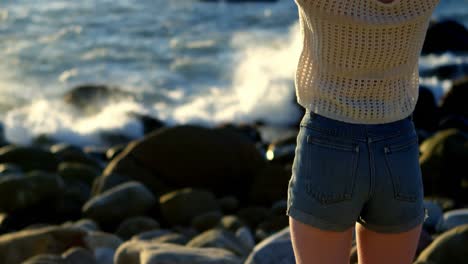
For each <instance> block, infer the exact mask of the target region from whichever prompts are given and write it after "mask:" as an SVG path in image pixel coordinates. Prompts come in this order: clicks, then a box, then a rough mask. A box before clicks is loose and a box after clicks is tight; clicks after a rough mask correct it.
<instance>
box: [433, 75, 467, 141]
mask: <svg viewBox="0 0 468 264" xmlns="http://www.w3.org/2000/svg"><path fill="white" fill-rule="evenodd" d="M466 98H468V76H466V77H465V78H462V79H459V80H456V81H454V82H453V86H452V88H451V89H450V90H449V91H448V92H447V93H445V94H444V96H443V97H442V104H441V106H440V112H441V119H442V120H440V124H439V128H440V129H444V128H448V127H453V128H459V129H460V130H462V131H465V132H468V106H467V105H466ZM444 118H445V119H447V120H444ZM448 121H450V123H449V122H448Z"/></svg>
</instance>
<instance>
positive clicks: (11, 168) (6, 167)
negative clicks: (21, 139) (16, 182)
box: [0, 163, 23, 180]
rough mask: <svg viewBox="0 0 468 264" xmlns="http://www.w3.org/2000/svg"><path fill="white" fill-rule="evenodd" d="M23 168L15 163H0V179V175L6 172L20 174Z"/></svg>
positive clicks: (6, 173)
mask: <svg viewBox="0 0 468 264" xmlns="http://www.w3.org/2000/svg"><path fill="white" fill-rule="evenodd" d="M22 173H23V170H22V169H21V167H20V166H18V165H15V164H14V163H2V164H0V180H1V177H2V175H8V174H22Z"/></svg>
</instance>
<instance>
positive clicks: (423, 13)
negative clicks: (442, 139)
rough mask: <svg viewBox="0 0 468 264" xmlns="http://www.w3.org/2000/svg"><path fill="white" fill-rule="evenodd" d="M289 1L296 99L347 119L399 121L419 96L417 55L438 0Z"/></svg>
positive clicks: (334, 116)
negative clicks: (295, 28)
mask: <svg viewBox="0 0 468 264" xmlns="http://www.w3.org/2000/svg"><path fill="white" fill-rule="evenodd" d="M383 1H384V0H295V2H296V4H297V5H298V10H299V21H300V30H301V34H302V36H303V50H302V52H301V57H300V59H299V62H298V65H297V71H296V78H295V85H296V94H297V98H298V102H299V104H301V105H302V106H303V107H304V108H306V109H310V110H311V111H313V112H315V113H317V114H321V115H324V116H327V117H329V118H333V119H336V120H340V121H345V122H350V123H364V124H376V123H387V122H392V121H396V120H400V119H402V118H404V117H406V116H408V115H409V114H410V113H411V112H413V110H414V108H415V105H416V102H417V99H418V86H419V72H418V59H419V55H420V52H421V49H422V45H423V43H424V38H425V35H426V32H427V28H428V26H429V21H430V17H431V14H432V11H433V9H434V8H435V7H436V6H437V4H438V2H439V1H440V0H411V1H406V0H393V1H386V2H389V3H384V2H383Z"/></svg>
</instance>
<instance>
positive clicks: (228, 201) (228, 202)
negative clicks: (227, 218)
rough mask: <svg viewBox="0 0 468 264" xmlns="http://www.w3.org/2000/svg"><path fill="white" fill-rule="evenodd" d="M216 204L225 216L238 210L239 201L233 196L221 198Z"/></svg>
mask: <svg viewBox="0 0 468 264" xmlns="http://www.w3.org/2000/svg"><path fill="white" fill-rule="evenodd" d="M218 203H219V206H220V207H221V211H223V213H225V214H230V213H234V212H235V211H236V210H237V209H238V208H239V199H237V198H236V197H235V196H233V195H228V196H224V197H221V198H220V199H219V200H218Z"/></svg>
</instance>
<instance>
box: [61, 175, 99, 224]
mask: <svg viewBox="0 0 468 264" xmlns="http://www.w3.org/2000/svg"><path fill="white" fill-rule="evenodd" d="M64 183H65V187H64V188H63V189H64V190H63V197H62V199H61V204H60V206H59V207H58V208H57V211H58V212H59V213H61V214H64V215H67V216H68V217H69V218H72V219H77V218H80V217H81V208H82V207H83V204H85V203H86V201H88V200H89V198H90V197H91V187H90V186H89V185H88V184H87V183H85V182H83V181H80V180H77V179H73V178H66V179H64Z"/></svg>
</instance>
